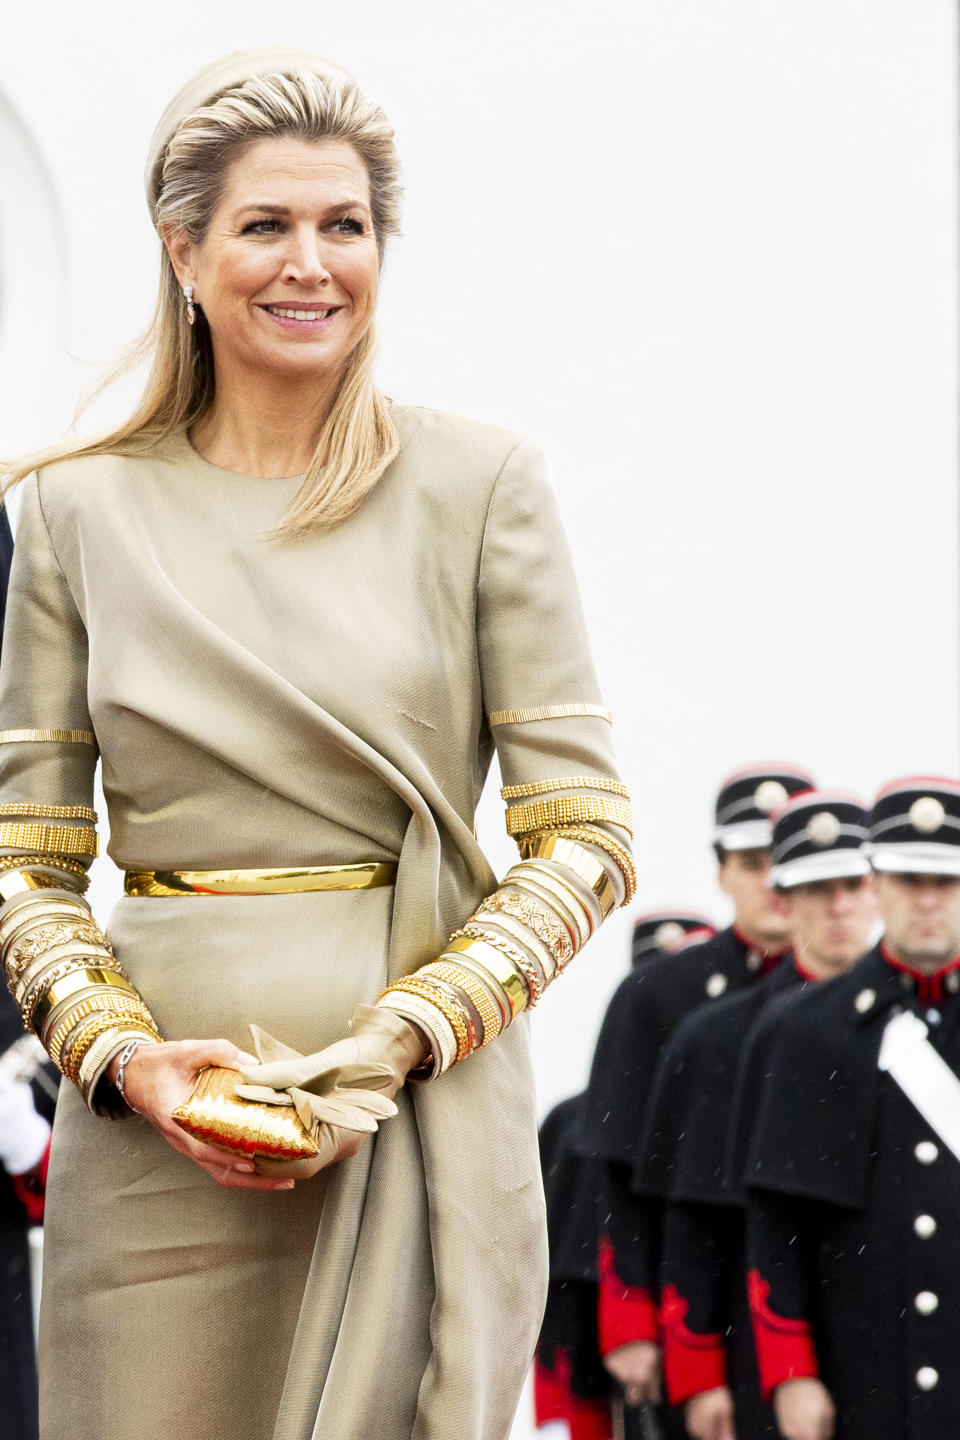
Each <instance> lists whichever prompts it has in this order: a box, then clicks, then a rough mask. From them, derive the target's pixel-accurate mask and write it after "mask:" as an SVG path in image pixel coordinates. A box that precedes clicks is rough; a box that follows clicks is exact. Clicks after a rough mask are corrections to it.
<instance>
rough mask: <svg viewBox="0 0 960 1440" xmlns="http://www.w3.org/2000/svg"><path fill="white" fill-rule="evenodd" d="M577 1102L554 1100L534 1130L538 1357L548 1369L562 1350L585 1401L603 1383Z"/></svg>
mask: <svg viewBox="0 0 960 1440" xmlns="http://www.w3.org/2000/svg"><path fill="white" fill-rule="evenodd" d="M584 1100H585V1097H584V1096H583V1095H574V1096H572V1097H571V1098H570V1099H569V1100H563V1101H561V1103H560V1104H559V1105H557V1106H555V1107H554V1109H553V1110H551V1112H550V1114H549V1115H548V1116H547V1118H546V1119H545V1120H544V1122H543V1124H542V1125H541V1127H540V1164H541V1167H542V1170H543V1187H544V1193H545V1195H546V1201H547V1237H548V1241H549V1247H550V1283H549V1288H548V1291H547V1305H546V1310H545V1312H544V1317H543V1325H542V1327H541V1330H540V1344H539V1346H538V1358H539V1363H540V1364H541V1365H543V1366H544V1367H545V1368H546V1369H548V1370H550V1371H554V1370H555V1369H556V1368H557V1364H556V1362H557V1358H558V1354H557V1352H558V1351H560V1352H563V1353H564V1354H565V1356H566V1365H565V1366H563V1369H564V1370H567V1369H568V1370H569V1379H570V1387H571V1389H572V1390H573V1392H574V1394H576V1395H580V1396H582V1397H585V1398H593V1397H596V1396H600V1395H606V1394H607V1391H608V1389H609V1381H608V1378H607V1374H606V1371H605V1370H604V1368H603V1365H602V1363H601V1361H600V1353H599V1350H598V1348H597V1224H596V1212H597V1178H596V1169H597V1162H596V1161H592V1160H589V1159H586V1158H584V1157H583V1155H582V1154H581V1153H580V1150H581V1148H582V1140H581V1137H580V1121H581V1117H582V1113H583V1105H584Z"/></svg>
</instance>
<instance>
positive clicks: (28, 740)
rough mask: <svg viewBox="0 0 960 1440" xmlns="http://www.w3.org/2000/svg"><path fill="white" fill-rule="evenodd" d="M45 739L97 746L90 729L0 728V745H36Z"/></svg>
mask: <svg viewBox="0 0 960 1440" xmlns="http://www.w3.org/2000/svg"><path fill="white" fill-rule="evenodd" d="M47 741H50V742H52V743H54V744H57V745H92V746H93V748H94V749H96V748H97V737H96V735H94V733H93V731H92V730H0V745H38V744H41V743H44V742H47Z"/></svg>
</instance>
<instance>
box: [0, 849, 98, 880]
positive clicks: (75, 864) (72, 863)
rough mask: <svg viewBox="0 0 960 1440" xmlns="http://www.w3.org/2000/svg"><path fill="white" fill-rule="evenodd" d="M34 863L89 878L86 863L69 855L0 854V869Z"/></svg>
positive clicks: (27, 866)
mask: <svg viewBox="0 0 960 1440" xmlns="http://www.w3.org/2000/svg"><path fill="white" fill-rule="evenodd" d="M34 865H37V866H40V867H42V868H43V869H44V870H66V871H68V872H69V873H70V874H71V875H75V876H76V877H77V879H78V880H84V881H87V882H89V879H90V871H89V870H88V869H87V867H86V865H83V864H82V863H81V862H80V861H79V860H71V859H70V857H69V855H0V870H23V869H27V868H32V867H33V866H34ZM44 878H45V877H44Z"/></svg>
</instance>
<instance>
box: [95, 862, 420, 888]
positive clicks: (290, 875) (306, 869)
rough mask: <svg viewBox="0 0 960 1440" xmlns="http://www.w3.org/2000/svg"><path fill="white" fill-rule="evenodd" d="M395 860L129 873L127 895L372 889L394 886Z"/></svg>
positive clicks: (125, 881)
mask: <svg viewBox="0 0 960 1440" xmlns="http://www.w3.org/2000/svg"><path fill="white" fill-rule="evenodd" d="M396 877H397V862H396V861H395V860H369V861H364V862H363V863H362V864H360V865H297V866H287V865H285V866H283V867H282V868H281V869H279V870H128V871H127V872H126V875H125V876H124V881H123V890H124V894H125V895H295V894H298V893H299V892H300V891H304V890H370V889H373V888H374V887H377V886H380V885H392V884H393V883H394V881H395V880H396Z"/></svg>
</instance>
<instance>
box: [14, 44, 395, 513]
mask: <svg viewBox="0 0 960 1440" xmlns="http://www.w3.org/2000/svg"><path fill="white" fill-rule="evenodd" d="M287 135H289V136H293V137H295V138H296V139H300V140H307V141H317V140H331V139H336V140H343V141H345V142H346V143H347V144H349V145H351V146H353V148H354V150H356V152H357V154H358V155H359V156H360V158H361V160H362V161H363V163H364V165H365V167H366V170H367V175H368V177H369V182H370V202H371V215H372V220H373V229H374V234H375V236H376V241H377V247H378V250H379V252H380V258H381V262H382V259H383V251H384V246H385V243H386V240H387V237H388V236H390V235H394V234H396V233H397V231H398V229H399V199H400V184H399V165H398V161H397V154H396V148H395V146H394V137H393V131H392V130H391V128H390V125H389V123H388V122H387V119H386V116H385V115H384V114H383V111H382V110H380V108H379V107H378V106H376V105H375V104H374V103H373V102H372V101H371V100H369V99H367V97H366V96H365V95H364V94H363V93H362V91H361V90H360V89H359V87H358V86H357V84H356V82H355V81H354V80H353V79H352V78H351V77H350V76H348V75H346V74H344V73H341V72H330V73H328V74H325V75H320V74H314V73H309V72H304V73H298V74H293V75H286V74H268V75H256V76H253V77H251V78H249V79H247V80H245V81H243V83H242V84H239V85H234V86H231V87H230V88H228V89H226V90H224V91H223V92H222V93H221V94H219V95H216V96H214V97H212V98H211V99H210V100H208V101H207V102H206V103H205V104H203V105H202V106H200V107H199V108H198V109H196V110H194V111H192V112H191V113H190V114H189V115H187V116H186V118H185V119H184V120H183V121H182V122H181V124H180V125H179V126H178V127H177V129H176V131H175V133H174V134H173V136H172V138H171V139H170V142H169V144H168V146H167V148H166V154H165V156H164V157H163V162H162V172H161V175H160V180H159V186H158V193H157V197H156V202H155V206H154V221H155V224H156V226H157V229H158V231H161V233H162V230H163V227H169V226H170V225H176V226H180V227H182V228H183V230H185V231H186V233H187V235H188V236H189V237H190V239H191V240H193V241H194V242H195V243H199V242H201V241H202V240H203V238H204V236H205V235H206V232H207V229H208V227H209V224H210V219H211V216H212V215H213V212H214V210H215V209H216V206H217V203H218V202H219V199H220V196H221V194H222V192H223V185H224V177H225V174H226V170H227V167H228V166H229V165H230V163H231V162H232V161H234V160H236V159H237V158H238V157H239V156H240V155H241V154H242V153H243V152H244V151H245V150H246V149H247V148H248V147H249V146H251V145H253V144H255V143H256V142H257V141H258V140H262V139H264V138H268V137H274V136H287ZM375 352H376V333H375V329H374V326H373V325H372V324H371V325H370V326H369V327H368V329H367V330H366V332H365V333H364V335H363V337H362V339H361V340H360V341H359V343H358V344H357V345H356V346H355V348H354V350H353V351H352V352H351V354H350V356H349V357H348V359H347V362H346V364H345V365H344V368H343V373H342V375H341V377H340V383H339V386H338V388H337V392H336V395H335V397H334V400H333V404H332V406H331V408H330V411H329V413H328V415H327V417H326V419H325V421H324V425H323V429H322V431H321V434H320V438H319V441H318V443H317V446H316V449H315V450H314V453H313V456H312V458H311V460H310V464H309V465H308V467H307V471H306V474H305V476H304V479H303V483H302V485H301V486H300V488H299V490H298V491H297V493H296V495H295V496H294V497H293V500H292V501H291V504H290V508H289V510H288V512H287V514H286V516H285V517H284V520H283V523H282V524H281V526H280V528H279V531H278V534H282V535H299V534H303V533H304V532H306V531H313V532H316V531H318V530H329V529H332V528H333V526H335V525H337V524H339V523H340V522H341V521H343V520H345V519H346V518H347V517H348V516H349V515H352V514H353V513H354V511H355V510H357V509H358V507H359V506H360V505H361V504H362V503H363V501H364V499H365V498H366V496H367V495H368V494H369V493H370V491H371V489H372V488H373V486H374V485H375V484H376V483H377V481H378V480H379V479H380V476H381V475H382V474H383V472H384V470H385V469H386V468H387V466H388V465H389V464H390V462H391V460H392V459H393V458H394V456H395V455H396V453H397V451H398V449H399V440H398V436H397V432H396V428H395V426H394V424H393V421H392V419H391V417H390V410H389V405H388V403H387V401H386V399H385V397H384V396H383V395H382V394H381V393H380V391H379V390H378V389H377V387H376V386H375V385H374V383H373V373H372V372H373V361H374V356H375ZM146 360H149V361H150V362H151V363H150V370H149V374H148V378H147V382H146V386H145V389H144V393H143V396H142V398H141V400H140V403H139V405H138V406H137V408H136V409H135V410H134V412H133V414H132V415H131V416H130V417H129V419H128V420H126V421H125V422H124V424H122V425H120V426H119V427H118V428H117V429H116V430H113V431H111V432H110V433H108V434H106V435H102V436H99V437H98V438H96V439H94V440H90V441H87V442H85V443H80V444H77V443H76V442H75V441H73V442H71V441H69V440H68V441H61V442H60V443H59V444H57V445H54V446H51V447H49V448H47V449H44V450H41V451H37V452H35V453H34V454H31V455H27V456H24V457H23V458H22V459H20V460H18V461H17V462H15V463H13V464H10V465H6V466H4V471H5V481H4V484H3V487H2V491H3V493H5V492H6V491H7V490H8V489H10V488H11V487H12V486H13V485H16V484H17V483H18V482H19V481H20V480H23V479H24V478H25V477H26V476H27V475H29V474H30V473H31V472H32V471H34V470H36V469H38V468H39V467H40V466H42V465H49V464H51V463H52V462H53V461H55V460H63V459H68V458H74V457H76V456H81V455H105V454H108V453H113V454H142V453H143V452H145V451H147V450H150V449H152V448H153V446H155V445H156V444H158V443H159V442H160V441H162V440H164V439H166V438H167V437H168V436H170V435H173V434H176V433H178V432H181V431H186V430H187V429H188V428H189V427H190V426H191V425H193V424H195V423H196V422H197V421H198V420H199V419H200V418H201V417H202V416H203V415H205V414H206V413H207V411H208V410H209V408H210V406H211V404H212V402H213V396H214V388H215V379H214V365H213V347H212V343H211V337H210V330H209V326H208V325H207V322H206V320H205V319H204V317H203V315H202V312H201V311H200V310H198V311H197V322H196V324H195V325H193V326H191V325H189V324H188V323H187V316H186V307H185V305H184V302H183V295H182V293H181V290H180V285H179V282H178V281H177V277H176V274H175V272H174V269H173V265H172V264H171V261H170V257H169V255H168V254H167V250H166V247H164V248H163V251H162V255H161V274H160V288H159V294H158V297H157V304H156V308H155V310H154V314H153V318H152V320H151V322H150V324H149V326H148V327H147V329H146V331H145V332H144V334H143V335H142V336H141V337H140V339H139V340H138V341H137V342H136V343H135V344H134V345H133V346H132V347H131V348H130V350H129V351H128V352H127V354H126V355H125V356H124V358H123V359H122V360H121V361H120V363H119V364H118V365H117V366H115V368H114V369H113V370H112V371H111V372H110V373H109V374H108V375H107V377H106V379H105V380H104V381H103V384H102V385H101V386H100V387H99V388H98V390H97V391H96V393H97V394H99V393H101V392H102V391H103V390H104V389H106V388H107V387H109V386H110V385H111V384H112V383H113V382H114V381H115V380H118V379H119V378H120V377H121V376H123V375H125V374H127V373H128V372H129V371H130V370H132V369H133V368H134V367H135V366H137V365H139V364H140V363H142V362H143V361H146Z"/></svg>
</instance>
